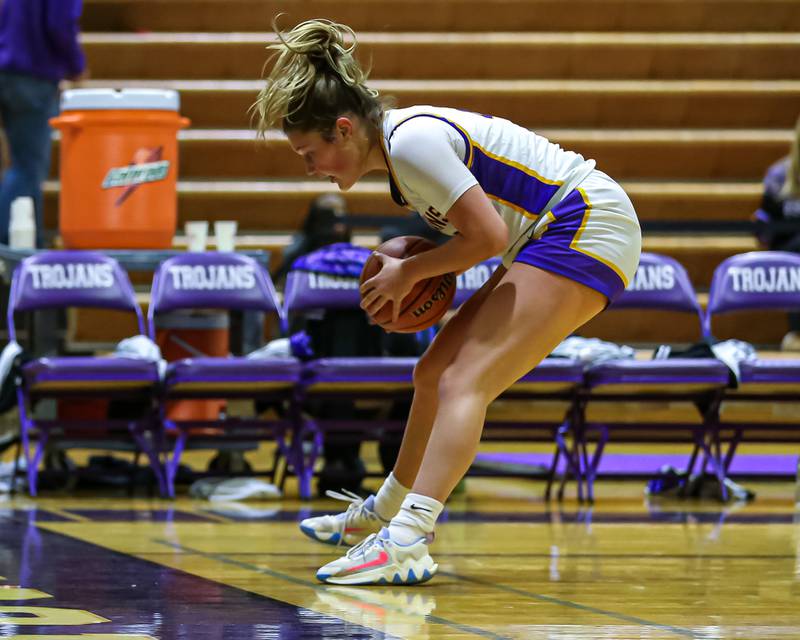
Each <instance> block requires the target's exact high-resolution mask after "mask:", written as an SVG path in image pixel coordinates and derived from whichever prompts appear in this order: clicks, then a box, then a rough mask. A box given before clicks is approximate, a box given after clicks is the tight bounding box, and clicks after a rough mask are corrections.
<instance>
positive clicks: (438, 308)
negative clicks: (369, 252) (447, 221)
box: [360, 236, 456, 333]
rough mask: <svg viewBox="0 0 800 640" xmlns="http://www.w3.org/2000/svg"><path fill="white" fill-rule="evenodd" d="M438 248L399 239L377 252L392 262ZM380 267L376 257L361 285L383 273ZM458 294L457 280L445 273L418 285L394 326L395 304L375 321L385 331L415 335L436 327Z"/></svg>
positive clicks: (383, 309)
mask: <svg viewBox="0 0 800 640" xmlns="http://www.w3.org/2000/svg"><path fill="white" fill-rule="evenodd" d="M435 247H436V245H435V244H434V243H433V242H431V241H430V240H426V239H425V238H420V237H419V236H399V237H397V238H392V239H391V240H387V241H386V242H384V243H383V244H382V245H380V246H379V247H378V248H377V249H376V251H378V252H380V253H383V254H386V255H387V256H391V257H393V258H407V257H409V256H414V255H417V254H418V253H423V252H424V251H430V250H431V249H433V248H435ZM380 267H381V263H380V262H379V261H378V259H377V258H375V257H374V256H370V257H369V259H368V260H367V262H366V264H365V265H364V269H363V270H362V271H361V279H360V281H361V283H364V282H365V281H367V280H369V279H370V278H371V277H372V276H374V275H375V274H376V273H378V271H379V270H380ZM455 293H456V276H455V274H453V273H446V274H444V275H441V276H434V277H433V278H427V279H426V280H421V281H419V282H417V283H416V284H415V285H414V287H413V288H412V289H411V292H410V293H409V294H408V295H407V296H406V297H405V298H403V302H402V308H401V309H400V316H399V317H398V319H397V322H392V303H391V302H389V303H386V304H385V305H383V307H381V308H380V310H378V312H377V313H375V314H374V315H373V316H372V319H373V320H374V321H375V322H376V323H377V324H379V325H380V326H381V327H383V328H384V329H385V330H386V331H396V332H398V333H413V332H415V331H422V330H423V329H427V328H428V327H431V326H433V325H434V324H436V323H437V322H438V321H439V320H441V318H442V316H443V315H444V314H445V312H446V311H447V310H448V309H449V308H450V305H451V304H452V302H453V296H454V295H455Z"/></svg>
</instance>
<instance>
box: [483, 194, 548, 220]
mask: <svg viewBox="0 0 800 640" xmlns="http://www.w3.org/2000/svg"><path fill="white" fill-rule="evenodd" d="M481 189H483V187H481ZM484 193H485V194H486V197H487V198H489V200H494V201H495V202H499V203H500V204H502V205H503V206H504V207H508V208H509V209H513V210H514V211H516V212H517V213H521V214H522V215H523V216H525V217H526V218H530V219H531V220H536V219H537V218H538V217H539V216H540V215H541V214H540V213H531V212H530V211H528V210H527V209H523V208H522V207H520V206H519V205H517V204H514V203H513V202H509V201H508V200H503V199H502V198H498V197H497V196H496V195H494V194H493V193H489V192H488V191H484Z"/></svg>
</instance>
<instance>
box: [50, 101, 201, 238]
mask: <svg viewBox="0 0 800 640" xmlns="http://www.w3.org/2000/svg"><path fill="white" fill-rule="evenodd" d="M179 109H180V98H179V96H178V93H177V92H176V91H173V90H161V89H123V90H121V91H117V90H115V89H75V90H71V91H65V92H64V93H63V94H62V97H61V114H60V115H59V116H58V117H56V118H53V119H52V120H51V121H50V123H51V124H52V125H53V126H54V127H55V128H57V129H58V130H59V131H60V132H61V148H60V177H61V194H60V200H59V231H60V234H61V238H62V241H63V243H64V247H65V248H67V249H166V248H170V247H171V246H172V239H173V237H174V235H175V227H176V223H177V199H178V198H177V177H178V140H177V137H178V135H177V134H178V131H179V130H180V129H182V128H183V127H187V126H188V125H189V120H188V119H186V118H183V117H181V116H180V114H179Z"/></svg>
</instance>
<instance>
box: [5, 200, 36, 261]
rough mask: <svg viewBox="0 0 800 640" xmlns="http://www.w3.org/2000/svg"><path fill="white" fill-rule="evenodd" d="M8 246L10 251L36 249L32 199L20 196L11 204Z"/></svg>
mask: <svg viewBox="0 0 800 640" xmlns="http://www.w3.org/2000/svg"><path fill="white" fill-rule="evenodd" d="M8 246H10V247H11V248H12V249H35V248H36V218H35V216H34V210H33V198H30V197H28V196H22V197H19V198H15V199H14V201H13V202H12V203H11V220H10V222H9V224H8Z"/></svg>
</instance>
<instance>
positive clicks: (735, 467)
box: [476, 450, 798, 477]
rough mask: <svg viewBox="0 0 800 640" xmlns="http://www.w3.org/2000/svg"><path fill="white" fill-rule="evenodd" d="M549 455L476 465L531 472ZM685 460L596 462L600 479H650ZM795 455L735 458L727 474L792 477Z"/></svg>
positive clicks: (631, 456)
mask: <svg viewBox="0 0 800 640" xmlns="http://www.w3.org/2000/svg"><path fill="white" fill-rule="evenodd" d="M552 459H553V458H552V454H549V453H524V452H507V453H503V452H498V453H479V454H478V456H477V457H476V461H477V462H478V463H480V462H488V463H494V464H509V465H519V466H529V467H531V471H532V472H533V471H536V470H538V469H541V468H544V469H545V470H546V469H548V468H549V467H550V463H551V462H552ZM688 460H689V452H688V450H687V452H686V453H685V454H670V453H663V454H659V453H605V454H604V455H603V458H602V459H601V460H600V467H599V469H598V473H599V474H600V475H601V476H604V475H605V476H613V475H643V476H652V475H654V474H656V473H657V472H658V470H659V468H661V467H662V466H664V465H669V466H672V467H675V468H676V469H682V468H684V467H685V466H686V463H687V462H688ZM797 461H798V456H797V455H784V454H744V453H740V454H738V455H737V456H736V457H735V458H734V459H733V462H732V464H731V469H730V474H731V475H733V476H737V475H739V476H746V475H759V476H792V477H793V476H794V475H795V474H796V473H797Z"/></svg>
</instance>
